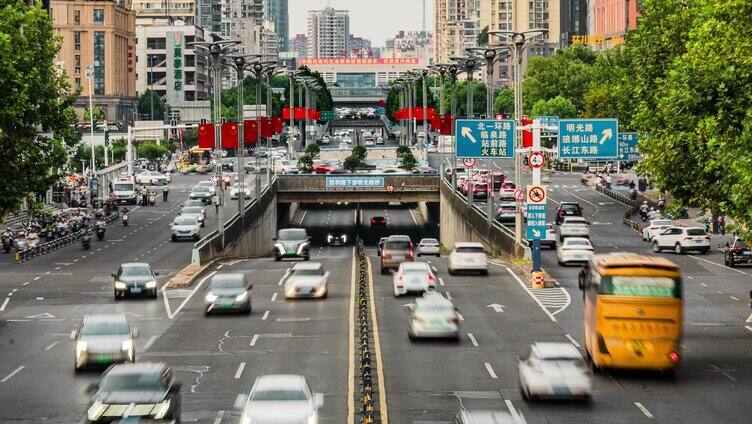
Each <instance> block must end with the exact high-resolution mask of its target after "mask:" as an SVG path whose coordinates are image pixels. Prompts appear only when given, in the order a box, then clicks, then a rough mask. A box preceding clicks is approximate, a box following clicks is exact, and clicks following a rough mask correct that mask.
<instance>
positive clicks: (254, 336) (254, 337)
mask: <svg viewBox="0 0 752 424" xmlns="http://www.w3.org/2000/svg"><path fill="white" fill-rule="evenodd" d="M258 339H259V335H258V334H254V335H253V338H252V339H251V344H250V346H256V342H257V341H258Z"/></svg>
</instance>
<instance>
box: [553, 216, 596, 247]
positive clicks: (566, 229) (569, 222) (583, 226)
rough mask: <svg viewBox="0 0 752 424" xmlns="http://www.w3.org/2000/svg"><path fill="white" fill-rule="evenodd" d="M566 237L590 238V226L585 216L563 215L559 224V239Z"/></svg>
mask: <svg viewBox="0 0 752 424" xmlns="http://www.w3.org/2000/svg"><path fill="white" fill-rule="evenodd" d="M567 237H585V238H590V227H588V222H587V221H586V220H585V218H583V217H580V216H565V217H564V220H563V221H561V224H559V241H564V239H565V238H567Z"/></svg>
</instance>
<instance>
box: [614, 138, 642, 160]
mask: <svg viewBox="0 0 752 424" xmlns="http://www.w3.org/2000/svg"><path fill="white" fill-rule="evenodd" d="M619 160H622V161H628V162H631V161H638V160H640V151H639V150H637V133H636V132H622V133H619Z"/></svg>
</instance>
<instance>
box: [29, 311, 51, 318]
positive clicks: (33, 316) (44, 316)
mask: <svg viewBox="0 0 752 424" xmlns="http://www.w3.org/2000/svg"><path fill="white" fill-rule="evenodd" d="M26 318H55V315H52V314H51V313H49V312H45V313H43V314H36V315H29V316H28V317H26Z"/></svg>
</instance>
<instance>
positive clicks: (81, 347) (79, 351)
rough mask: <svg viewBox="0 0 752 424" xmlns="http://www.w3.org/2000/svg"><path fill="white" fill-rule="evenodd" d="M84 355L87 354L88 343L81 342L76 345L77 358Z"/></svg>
mask: <svg viewBox="0 0 752 424" xmlns="http://www.w3.org/2000/svg"><path fill="white" fill-rule="evenodd" d="M84 353H86V342H85V341H82V340H79V341H78V342H77V343H76V358H79V357H80V356H81V355H83V354H84Z"/></svg>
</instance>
